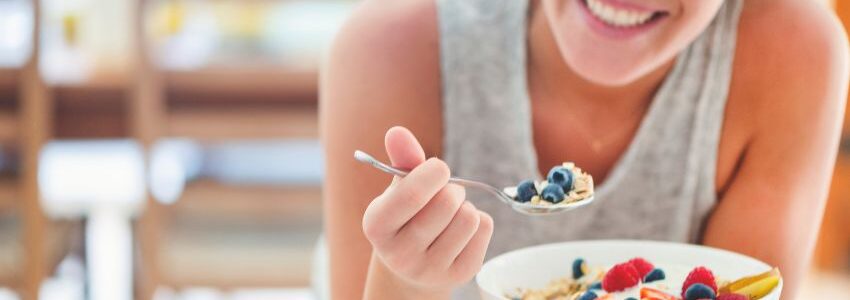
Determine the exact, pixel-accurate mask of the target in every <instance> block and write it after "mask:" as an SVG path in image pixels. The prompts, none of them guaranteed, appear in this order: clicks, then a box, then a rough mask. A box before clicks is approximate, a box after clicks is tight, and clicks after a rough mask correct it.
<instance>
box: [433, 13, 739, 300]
mask: <svg viewBox="0 0 850 300" xmlns="http://www.w3.org/2000/svg"><path fill="white" fill-rule="evenodd" d="M742 2H743V1H742V0H727V1H725V2H724V4H723V7H721V8H720V10H719V12H718V14H717V15H716V17H715V19H714V20H713V21H712V23H711V24H710V25H709V26H708V27H707V29H706V30H705V32H703V33H702V34H701V35H700V36H699V37H698V38H697V39H696V40H695V41H694V42H692V43H691V44H690V45H689V46H688V47H687V48H686V49H685V50H684V51H683V52H681V53H680V54H679V55H678V57H677V59H676V63H675V66H674V67H673V69H672V71H671V72H670V73H669V74H668V76H667V78H666V79H665V81H664V82H663V83H662V85H661V87H660V88H659V90H658V91H657V92H656V95H655V97H654V99H652V103H651V104H650V107H649V109H648V111H647V113H646V114H645V116H644V117H643V120H642V122H641V124H640V127H639V128H638V130H637V133H636V135H635V136H634V138H633V140H632V141H631V144H630V145H629V146H628V147H627V149H626V151H625V152H624V154H623V155H622V156H621V157H620V158H619V160H618V161H617V162H616V163H615V165H614V166H613V169H612V170H611V171H610V173H609V174H610V175H609V176H608V178H607V179H606V180H605V182H603V183H602V185H600V186H597V188H596V191H595V193H596V194H595V200H594V203H592V204H591V205H589V206H586V207H584V208H581V209H578V210H575V211H570V212H566V213H561V214H556V215H552V216H545V217H529V216H525V215H522V214H519V213H516V212H514V211H513V210H512V209H511V208H510V207H508V206H506V205H504V204H503V203H501V202H500V201H497V200H496V199H492V196H489V195H487V194H484V193H482V192H479V191H474V190H472V189H467V195H468V198H469V201H472V202H473V203H474V204H475V206H476V207H478V208H479V209H481V210H483V211H486V212H488V213H489V214H490V215H492V217H493V219H494V222H495V230H494V234H493V237H492V240H491V243H490V248H489V250H488V253H487V256H488V258H491V257H493V256H495V255H498V254H501V253H504V252H506V251H510V250H514V249H518V248H522V247H527V246H532V245H539V244H544V243H553V242H562V241H573V240H590V239H646V240H660V241H674V242H687V243H695V242H698V241H699V239H700V235H701V231H702V228H703V224H704V221H705V220H706V218H707V217H708V215H709V214H710V212H711V210H712V209H713V207H714V206H715V203H716V201H717V198H716V191H715V171H716V164H717V152H718V144H719V139H720V130H721V126H722V123H723V117H724V110H725V105H726V98H727V94H728V89H729V83H730V78H731V76H732V60H733V57H734V53H735V42H736V34H737V23H738V17H739V15H740V11H741V6H742ZM437 16H438V18H439V22H438V23H439V33H440V55H441V56H440V61H441V74H442V88H443V102H442V104H443V123H444V126H443V128H444V129H443V130H444V132H443V143H444V144H443V158H444V159H445V160H446V162H447V163H448V164H449V166H450V167H451V170H452V175H454V176H461V177H466V178H472V179H476V180H481V181H483V182H487V183H490V184H493V185H495V186H512V185H516V184H517V183H518V182H520V181H521V180H523V179H531V178H535V179H537V180H540V179H542V177H543V176H542V174H539V171H538V165H537V157H536V151H535V148H534V143H533V139H532V125H531V124H532V121H531V109H530V100H529V93H528V87H527V76H526V75H527V74H526V59H527V58H526V47H527V40H526V38H527V37H526V32H527V29H528V24H527V22H528V20H527V19H528V18H527V17H528V0H437ZM475 288H476V287H475V284H474V283H470V284H469V285H468V286H467V287H466V288H464V289H463V290H462V291H459V292H458V295H457V297H456V298H457V299H476V297H477V292H476V290H475Z"/></svg>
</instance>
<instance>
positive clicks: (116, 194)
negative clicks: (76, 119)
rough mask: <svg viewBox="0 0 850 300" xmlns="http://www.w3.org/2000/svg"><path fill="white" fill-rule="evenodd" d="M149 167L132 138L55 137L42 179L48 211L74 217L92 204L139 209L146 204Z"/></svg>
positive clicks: (43, 159)
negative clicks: (80, 138)
mask: <svg viewBox="0 0 850 300" xmlns="http://www.w3.org/2000/svg"><path fill="white" fill-rule="evenodd" d="M144 174H145V167H144V156H143V153H142V149H141V147H140V146H139V145H138V144H137V143H136V142H133V141H129V140H119V141H54V142H50V143H48V144H47V145H46V146H45V147H44V149H43V150H42V152H41V156H40V164H39V172H38V182H39V189H40V191H41V194H42V197H41V198H42V207H43V209H44V210H45V212H46V213H47V214H48V215H50V216H52V217H57V218H74V217H79V216H81V215H84V214H86V213H88V212H89V211H90V210H91V209H92V208H93V207H101V206H108V207H113V208H115V209H117V210H121V211H124V212H126V213H127V214H128V215H129V214H133V213H136V212H138V211H139V210H140V208H141V205H143V204H144V201H143V200H144V195H145V177H144Z"/></svg>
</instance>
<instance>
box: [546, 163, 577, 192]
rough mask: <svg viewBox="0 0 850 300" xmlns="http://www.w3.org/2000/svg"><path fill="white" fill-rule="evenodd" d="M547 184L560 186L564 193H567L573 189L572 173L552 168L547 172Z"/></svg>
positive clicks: (562, 168)
mask: <svg viewBox="0 0 850 300" xmlns="http://www.w3.org/2000/svg"><path fill="white" fill-rule="evenodd" d="M546 180H548V181H549V183H554V184H557V185H560V186H561V188H562V189H564V192H569V191H571V190H572V189H573V172H572V171H570V170H569V169H567V168H564V167H554V168H552V170H550V171H549V176H546Z"/></svg>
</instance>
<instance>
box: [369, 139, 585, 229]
mask: <svg viewBox="0 0 850 300" xmlns="http://www.w3.org/2000/svg"><path fill="white" fill-rule="evenodd" d="M354 158H355V159H357V161H360V162H362V163H366V164H369V165H371V166H372V167H374V168H376V169H378V170H381V171H384V172H386V173H389V174H392V175H395V176H399V177H405V176H407V174H408V173H409V172H410V171H408V170H401V169H397V168H394V167H392V166H390V165H387V164H385V163H383V162H381V161H379V160H377V159H375V158H374V157H372V156H371V155H369V154H367V153H366V152H363V151H360V150H356V151H354ZM449 182H450V183H454V184H457V185H462V186H465V187H470V188H477V189H481V190H484V191H486V192H488V193H490V194H492V195H493V196H496V198H497V199H499V200H501V201H502V202H503V203H505V204H507V205H509V206H510V207H511V208H513V209H514V210H515V211H517V212H520V213H522V214H525V215H529V216H541V215H549V214H556V213H562V212H566V211H571V210H573V209H576V208H579V207H582V206H585V205H588V204H590V203H591V202H593V195H591V196H589V197H587V198H584V199H581V200H579V201H573V202H568V203H564V202H561V203H558V204H532V203H531V202H519V201H515V200H514V198H513V197H512V196H510V195H508V194H507V193H505V192H504V190H505V189H499V188H496V187H494V186H492V185H489V184H486V183H483V182H479V181H475V180H470V179H464V178H458V177H452V178H449Z"/></svg>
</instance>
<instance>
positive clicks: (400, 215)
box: [363, 158, 450, 242]
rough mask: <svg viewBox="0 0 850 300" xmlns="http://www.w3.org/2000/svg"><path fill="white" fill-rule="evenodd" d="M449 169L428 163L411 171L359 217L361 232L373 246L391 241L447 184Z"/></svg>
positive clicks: (433, 159)
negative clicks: (360, 219) (380, 242)
mask: <svg viewBox="0 0 850 300" xmlns="http://www.w3.org/2000/svg"><path fill="white" fill-rule="evenodd" d="M449 175H450V174H449V167H448V166H447V165H446V164H445V163H444V162H442V161H440V160H439V159H435V158H432V159H429V160H427V161H425V162H424V163H422V164H421V165H419V166H418V167H416V168H415V169H413V171H411V172H410V174H408V175H407V176H406V177H405V178H403V179H401V180H399V181H398V182H397V183H396V184H395V185H393V186H391V187H390V188H388V189H387V191H385V192H384V194H382V195H381V196H379V197H378V198H375V200H374V201H372V203H370V204H369V207H367V208H366V212H365V214H364V215H363V230H364V233H365V234H366V236H367V237H369V238H370V239H373V242H378V241H380V240H384V239H389V238H392V237H395V235H396V234H397V233H398V231H399V229H401V228H402V226H404V225H405V224H406V223H407V222H408V221H410V219H411V218H413V216H415V215H416V214H417V213H418V212H419V211H420V210H421V209H422V208H423V207H425V205H426V204H428V202H429V201H430V200H431V198H433V197H434V196H435V195H436V194H437V193H438V192H439V191H440V190H441V189H443V187H445V186H446V184H448V181H449Z"/></svg>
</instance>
